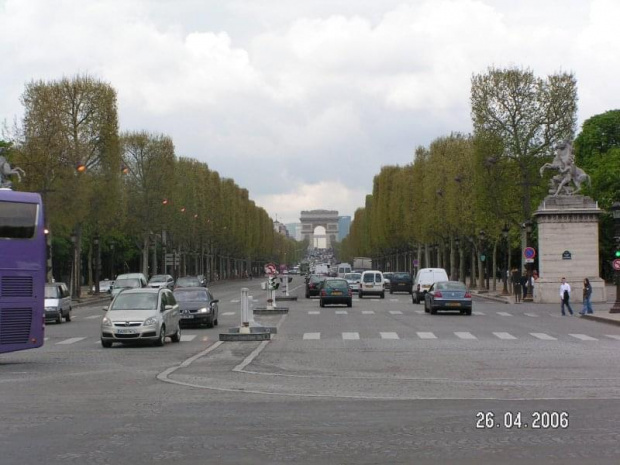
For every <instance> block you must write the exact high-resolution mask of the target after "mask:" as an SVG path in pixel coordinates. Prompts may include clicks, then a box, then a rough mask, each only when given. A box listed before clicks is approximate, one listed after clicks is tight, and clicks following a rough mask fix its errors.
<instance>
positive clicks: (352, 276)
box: [344, 273, 362, 292]
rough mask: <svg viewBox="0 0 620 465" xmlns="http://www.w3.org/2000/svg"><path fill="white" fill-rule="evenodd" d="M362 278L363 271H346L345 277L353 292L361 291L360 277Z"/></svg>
mask: <svg viewBox="0 0 620 465" xmlns="http://www.w3.org/2000/svg"><path fill="white" fill-rule="evenodd" d="M361 278H362V273H345V275H344V279H346V280H347V282H348V283H349V288H350V289H351V290H352V291H353V292H359V290H360V279H361Z"/></svg>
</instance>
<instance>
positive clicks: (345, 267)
mask: <svg viewBox="0 0 620 465" xmlns="http://www.w3.org/2000/svg"><path fill="white" fill-rule="evenodd" d="M348 273H351V265H349V264H348V263H340V264H338V277H339V278H344V275H345V274H348Z"/></svg>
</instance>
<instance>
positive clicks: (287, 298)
mask: <svg viewBox="0 0 620 465" xmlns="http://www.w3.org/2000/svg"><path fill="white" fill-rule="evenodd" d="M280 301H282V302H284V301H295V302H297V296H296V295H282V296H279V297H276V302H280Z"/></svg>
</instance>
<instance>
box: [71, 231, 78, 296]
mask: <svg viewBox="0 0 620 465" xmlns="http://www.w3.org/2000/svg"><path fill="white" fill-rule="evenodd" d="M76 241H77V236H76V234H75V231H72V232H71V255H72V257H71V297H72V298H76V297H77V296H78V293H77V287H76V285H75V282H76V274H77V270H76V267H75V264H76V262H77V260H76V258H75V255H76V247H75V242H76Z"/></svg>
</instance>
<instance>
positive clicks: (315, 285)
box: [306, 274, 325, 299]
mask: <svg viewBox="0 0 620 465" xmlns="http://www.w3.org/2000/svg"><path fill="white" fill-rule="evenodd" d="M324 279H325V276H319V275H318V274H311V275H310V276H308V279H307V280H306V299H309V298H310V297H312V296H317V295H319V285H320V284H321V282H322V281H323V280H324Z"/></svg>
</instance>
